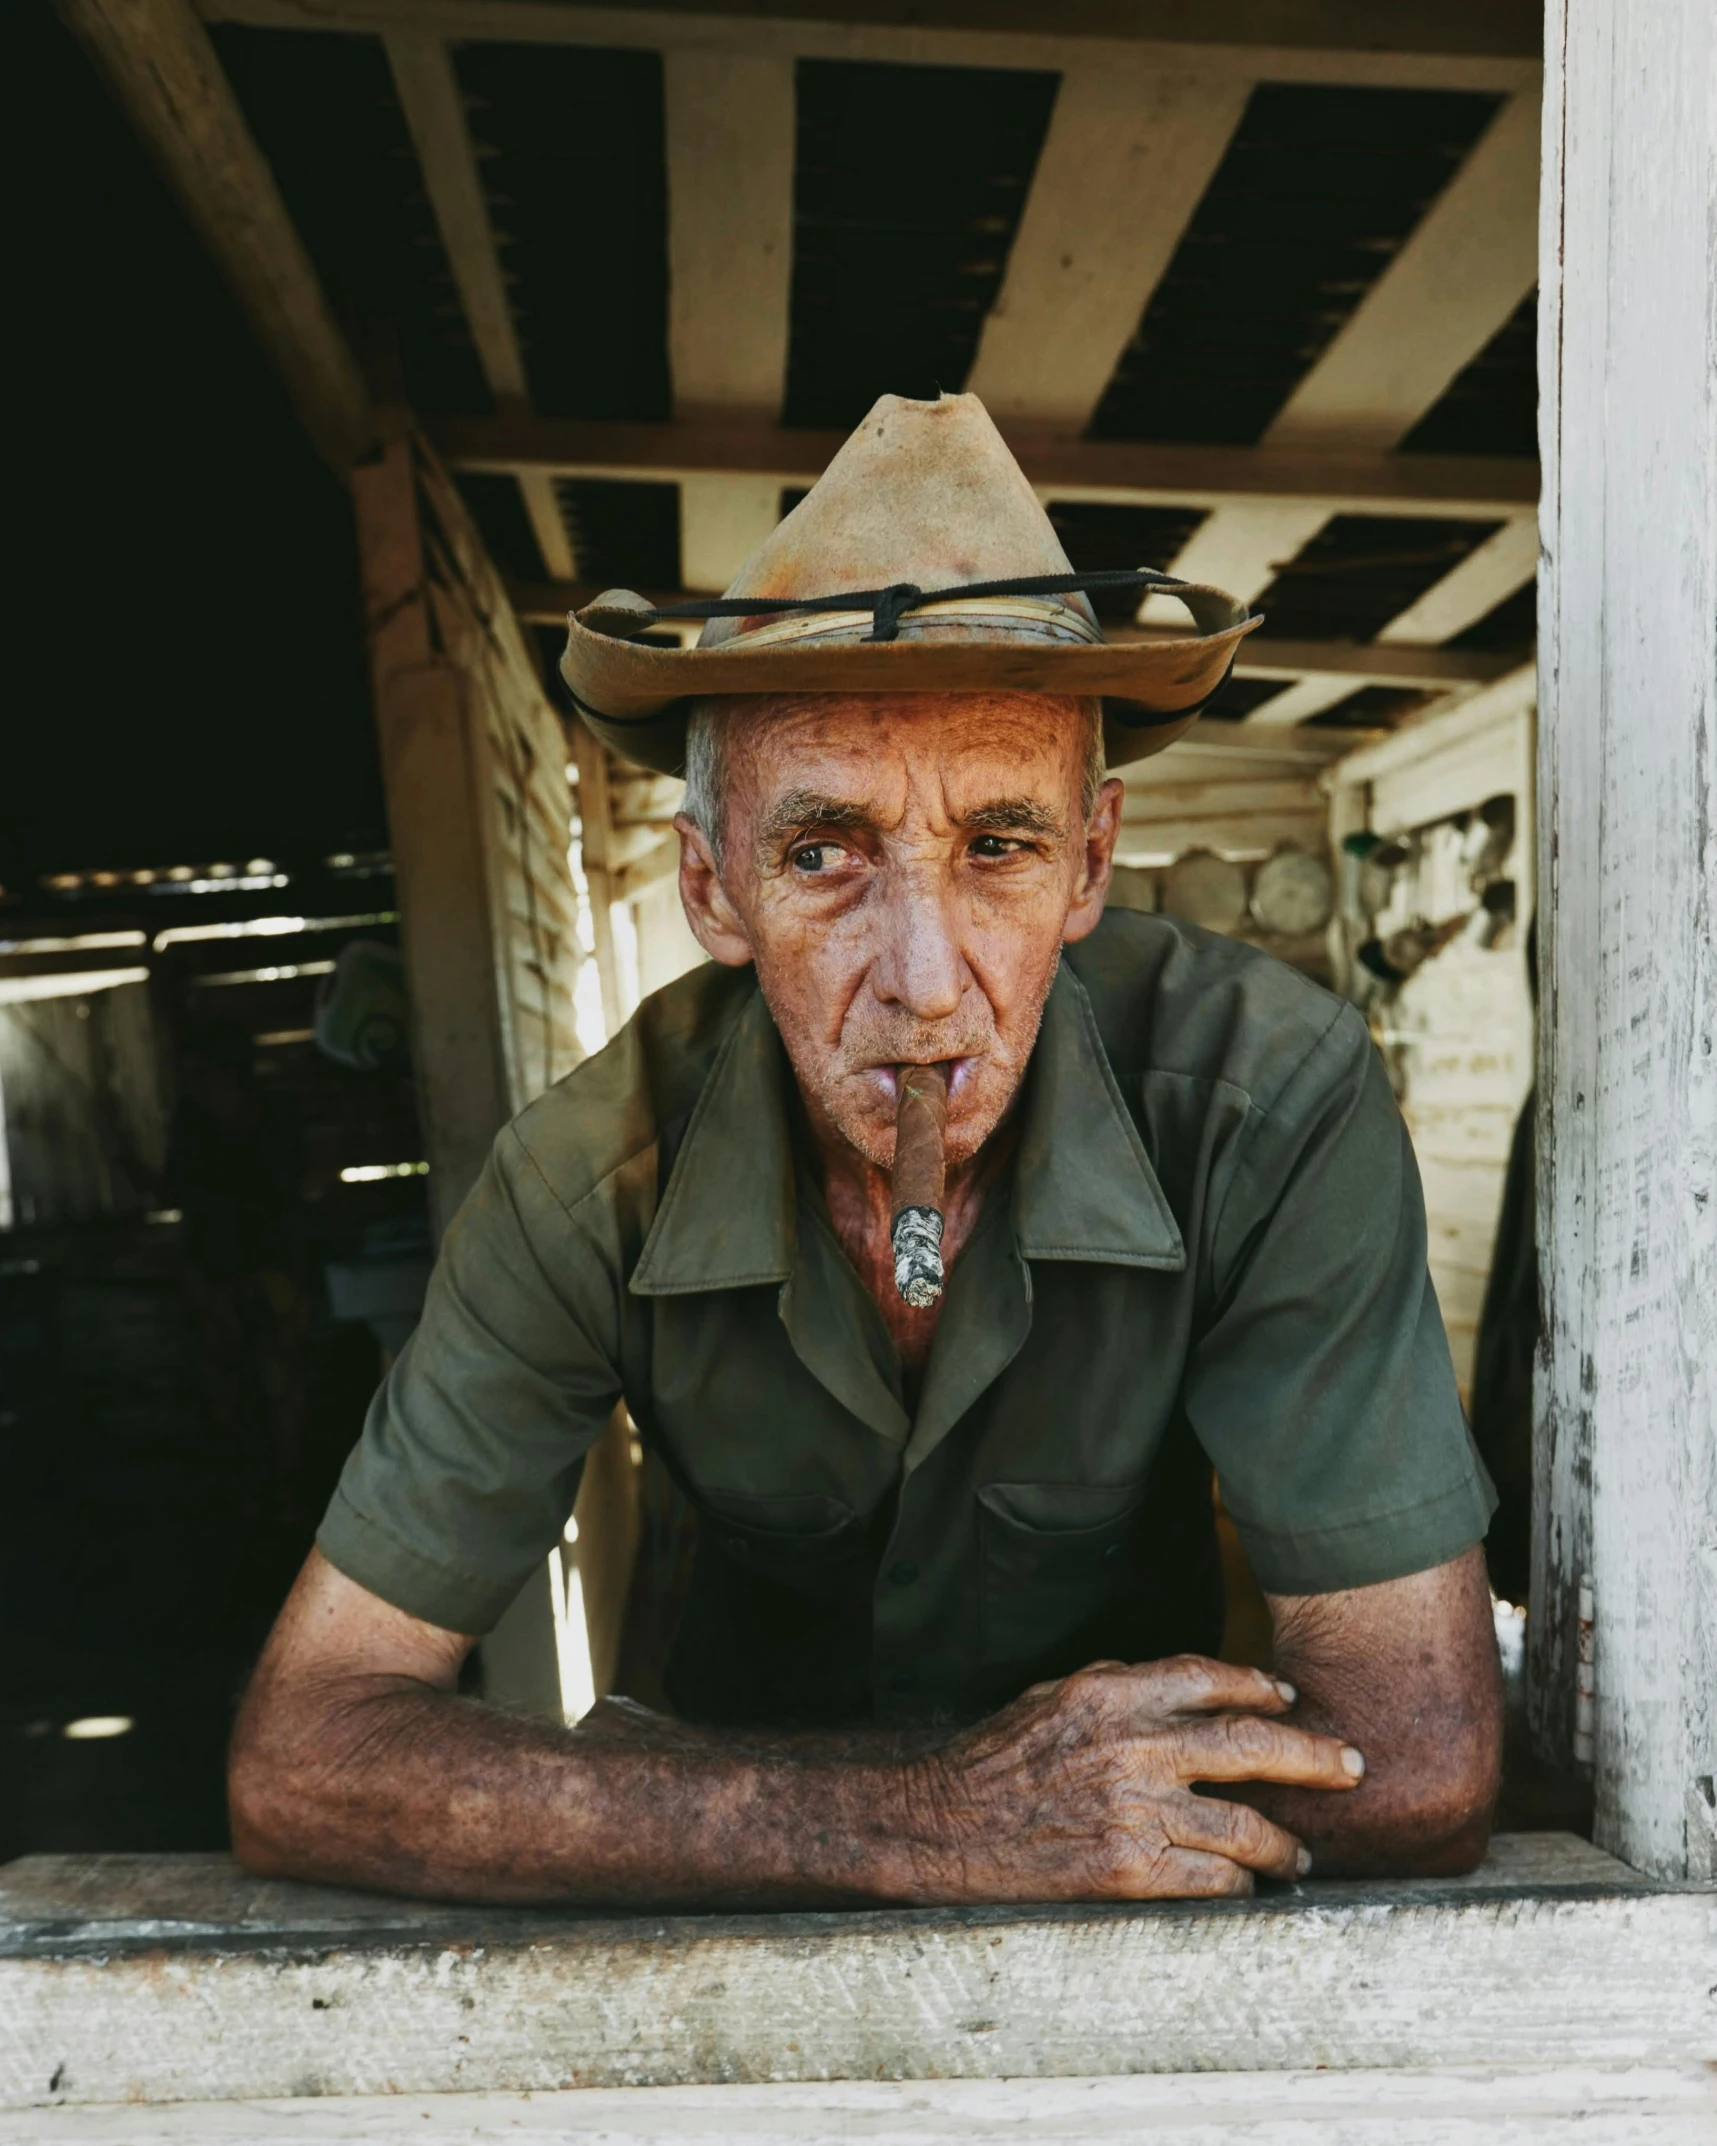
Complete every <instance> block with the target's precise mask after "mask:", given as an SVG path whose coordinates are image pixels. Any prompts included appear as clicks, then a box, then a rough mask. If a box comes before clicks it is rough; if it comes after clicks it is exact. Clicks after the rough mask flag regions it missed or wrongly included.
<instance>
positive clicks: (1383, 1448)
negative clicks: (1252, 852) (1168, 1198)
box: [1183, 1008, 1496, 1594]
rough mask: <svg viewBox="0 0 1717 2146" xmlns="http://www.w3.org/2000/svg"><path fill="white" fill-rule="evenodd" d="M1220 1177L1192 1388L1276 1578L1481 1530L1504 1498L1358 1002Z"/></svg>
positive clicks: (1443, 1550)
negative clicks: (1466, 1393)
mask: <svg viewBox="0 0 1717 2146" xmlns="http://www.w3.org/2000/svg"><path fill="white" fill-rule="evenodd" d="M1213 1189H1217V1190H1218V1191H1219V1194H1220V1200H1221V1205H1220V1210H1219V1213H1218V1216H1217V1220H1216V1223H1215V1227H1214V1232H1213V1239H1212V1274H1211V1287H1212V1301H1213V1302H1214V1305H1215V1314H1214V1316H1213V1318H1212V1320H1211V1321H1210V1323H1209V1324H1208V1326H1207V1327H1206V1328H1205V1329H1204V1331H1203V1332H1202V1333H1201V1334H1200V1336H1199V1338H1198V1341H1197V1344H1196V1346H1195V1348H1194V1349H1193V1351H1192V1353H1191V1355H1190V1357H1189V1360H1188V1366H1187V1371H1186V1377H1185V1385H1184V1388H1183V1398H1184V1402H1185V1406H1186V1410H1187V1414H1188V1416H1189V1418H1190V1420H1191V1422H1192V1425H1193V1428H1194V1430H1195V1431H1196V1432H1197V1434H1198V1436H1199V1439H1200V1442H1201V1443H1202V1444H1203V1446H1204V1448H1205V1450H1206V1452H1207V1453H1208V1454H1209V1455H1210V1457H1211V1459H1212V1461H1213V1462H1214V1463H1215V1466H1216V1471H1217V1475H1218V1478H1219V1480H1220V1482H1221V1485H1222V1495H1223V1502H1224V1503H1225V1505H1226V1506H1227V1508H1228V1510H1229V1512H1230V1513H1231V1514H1232V1516H1233V1518H1234V1521H1235V1524H1236V1526H1237V1527H1238V1528H1239V1530H1240V1535H1241V1539H1242V1541H1243V1542H1244V1543H1245V1546H1246V1550H1247V1554H1248V1556H1249V1557H1250V1559H1251V1561H1252V1566H1253V1569H1254V1571H1255V1572H1256V1574H1257V1576H1258V1580H1259V1583H1260V1585H1262V1586H1263V1587H1264V1588H1265V1589H1266V1590H1267V1591H1268V1592H1269V1593H1271V1594H1323V1593H1329V1592H1332V1591H1334V1590H1336V1589H1338V1588H1347V1587H1363V1586H1368V1585H1370V1584H1372V1583H1373V1582H1376V1581H1379V1580H1390V1579H1399V1578H1401V1577H1402V1576H1403V1575H1405V1574H1407V1573H1411V1572H1422V1571H1426V1570H1428V1569H1429V1568H1430V1567H1431V1566H1433V1565H1440V1564H1444V1563H1446V1562H1447V1561H1448V1560H1449V1559H1450V1558H1452V1557H1456V1556H1459V1555H1460V1553H1461V1552H1462V1551H1464V1550H1467V1549H1470V1548H1471V1547H1472V1545H1473V1544H1474V1543H1476V1542H1478V1541H1480V1540H1481V1539H1482V1538H1483V1536H1484V1532H1485V1528H1486V1525H1487V1523H1488V1521H1489V1517H1490V1514H1491V1511H1492V1510H1493V1508H1494V1506H1495V1502H1496V1500H1495V1496H1494V1493H1493V1492H1492V1490H1491V1487H1490V1482H1489V1479H1488V1478H1487V1476H1486V1475H1485V1472H1484V1469H1483V1466H1482V1464H1481V1463H1480V1461H1479V1458H1478V1455H1477V1453H1476V1451H1475V1449H1474V1447H1473V1442H1472V1439H1471V1437H1470V1436H1469V1435H1468V1432H1467V1426H1466V1422H1465V1419H1464V1417H1463V1416H1462V1413H1461V1405H1460V1398H1459V1395H1458V1394H1457V1392H1456V1390H1455V1378H1454V1370H1453V1367H1452V1365H1451V1363H1450V1361H1449V1348H1448V1342H1447V1339H1446V1337H1445V1335H1444V1332H1443V1322H1442V1318H1441V1315H1440V1313H1439V1311H1438V1308H1437V1299H1436V1295H1435V1293H1434V1291H1433V1289H1432V1287H1431V1278H1430V1273H1429V1271H1428V1268H1427V1265H1426V1251H1425V1208H1424V1198H1423V1194H1422V1192H1421V1190H1420V1184H1419V1171H1418V1165H1417V1163H1416V1162H1415V1160H1414V1156H1413V1151H1412V1147H1411V1145H1410V1143H1409V1141H1408V1137H1407V1129H1406V1127H1405V1125H1404V1124H1403V1123H1402V1119H1401V1113H1400V1111H1399V1110H1398V1109H1397V1107H1396V1103H1395V1098H1394V1096H1393V1095H1392V1094H1391V1092H1390V1088H1389V1083H1388V1080H1387V1078H1386V1077H1385V1075H1384V1071H1383V1066H1382V1063H1381V1061H1380V1060H1379V1058H1378V1055H1377V1052H1376V1051H1375V1049H1374V1048H1373V1046H1372V1043H1371V1039H1370V1037H1369V1035H1368V1034H1367V1033H1366V1030H1365V1027H1364V1024H1363V1023H1362V1022H1361V1021H1360V1020H1359V1018H1358V1016H1357V1015H1356V1014H1354V1013H1353V1012H1352V1010H1351V1009H1348V1008H1343V1009H1342V1011H1341V1012H1340V1013H1339V1014H1338V1015H1337V1017H1336V1019H1335V1020H1334V1021H1333V1022H1332V1023H1331V1025H1330V1027H1329V1028H1328V1030H1326V1032H1325V1033H1324V1035H1323V1037H1322V1038H1321V1039H1320V1041H1319V1042H1318V1043H1317V1044H1316V1045H1315V1046H1314V1047H1313V1048H1312V1050H1311V1051H1310V1052H1309V1053H1308V1055H1307V1056H1306V1058H1305V1059H1304V1061H1303V1062H1302V1063H1301V1064H1300V1065H1299V1066H1298V1067H1297V1068H1296V1069H1295V1071H1294V1072H1293V1073H1292V1074H1291V1075H1290V1077H1289V1078H1288V1080H1287V1082H1286V1083H1285V1085H1284V1086H1283V1088H1282V1090H1281V1092H1280V1093H1279V1094H1277V1095H1276V1096H1275V1097H1274V1099H1273V1100H1272V1102H1271V1103H1270V1105H1269V1107H1268V1108H1267V1109H1260V1108H1258V1107H1257V1106H1256V1105H1254V1108H1253V1111H1252V1113H1251V1116H1250V1118H1249V1121H1248V1124H1247V1127H1246V1131H1245V1133H1244V1135H1243V1136H1242V1139H1241V1141H1240V1143H1239V1148H1238V1157H1237V1160H1236V1162H1235V1163H1234V1165H1233V1166H1232V1168H1231V1170H1230V1172H1229V1174H1228V1179H1227V1182H1226V1184H1225V1185H1220V1186H1219V1187H1218V1188H1213Z"/></svg>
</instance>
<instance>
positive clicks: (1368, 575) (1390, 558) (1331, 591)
mask: <svg viewBox="0 0 1717 2146" xmlns="http://www.w3.org/2000/svg"><path fill="white" fill-rule="evenodd" d="M1496 526H1497V525H1496V524H1495V523H1494V522H1448V521H1437V520H1434V519H1431V518H1430V517H1426V518H1424V519H1419V518H1415V517H1412V516H1407V515H1392V514H1387V515H1386V514H1338V515H1336V516H1335V517H1334V518H1333V519H1332V520H1330V521H1328V522H1326V523H1325V525H1324V527H1323V528H1322V529H1321V530H1319V532H1318V534H1317V535H1316V536H1315V537H1313V539H1312V541H1311V542H1310V543H1309V544H1308V545H1306V546H1305V548H1304V549H1303V550H1302V551H1301V552H1300V553H1299V554H1298V555H1297V556H1296V557H1295V558H1293V559H1290V560H1288V561H1286V562H1285V563H1284V564H1283V565H1282V566H1280V567H1278V568H1277V571H1276V578H1275V580H1274V581H1272V582H1271V584H1270V586H1269V587H1268V588H1267V589H1266V590H1265V591H1264V593H1263V594H1262V595H1261V596H1260V597H1259V598H1258V601H1257V603H1256V604H1255V605H1254V606H1253V608H1254V609H1255V610H1258V611H1262V612H1263V614H1264V617H1265V619H1266V620H1267V621H1268V628H1267V630H1268V632H1269V634H1270V636H1271V638H1272V639H1273V640H1283V641H1343V640H1346V641H1369V640H1370V639H1371V638H1372V637H1373V636H1374V635H1375V634H1377V633H1379V632H1381V630H1382V629H1383V628H1384V627H1385V626H1387V625H1388V623H1389V621H1390V620H1391V619H1392V618H1395V617H1397V616H1398V615H1399V614H1400V613H1401V612H1403V611H1405V610H1406V608H1407V606H1408V605H1409V604H1411V603H1413V602H1414V601H1415V600H1416V599H1417V598H1418V597H1420V596H1422V595H1423V594H1424V593H1425V591H1426V590H1427V589H1428V588H1430V587H1431V586H1432V585H1433V584H1434V583H1436V582H1439V581H1441V580H1442V578H1443V576H1444V575H1445V574H1448V573H1451V572H1452V571H1453V570H1454V569H1455V568H1456V567H1457V566H1459V565H1460V563H1461V561H1462V560H1463V559H1464V558H1465V557H1466V556H1467V554H1468V553H1469V552H1471V551H1474V550H1476V549H1477V547H1478V546H1479V545H1480V544H1482V543H1483V542H1484V540H1485V538H1486V537H1488V536H1489V535H1490V534H1491V532H1492V531H1493V530H1494V529H1495V527H1496Z"/></svg>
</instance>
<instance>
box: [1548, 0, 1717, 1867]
mask: <svg viewBox="0 0 1717 2146" xmlns="http://www.w3.org/2000/svg"><path fill="white" fill-rule="evenodd" d="M1544 50H1545V77H1546V80H1545V131H1544V144H1545V165H1544V188H1543V222H1542V233H1541V240H1542V293H1543V296H1542V305H1541V312H1540V330H1539V337H1540V340H1539V373H1540V380H1541V383H1542V390H1541V391H1542V396H1543V407H1542V416H1541V425H1540V429H1541V435H1542V452H1543V463H1544V504H1543V522H1542V529H1543V536H1542V542H1543V558H1542V567H1541V600H1540V626H1539V634H1540V639H1539V668H1540V725H1539V738H1540V755H1539V797H1540V842H1541V847H1540V869H1539V886H1540V890H1541V895H1542V900H1543V912H1542V921H1541V934H1542V951H1543V984H1544V988H1543V1000H1542V1010H1543V1031H1542V1038H1541V1044H1540V1093H1541V1098H1542V1101H1541V1109H1542V1112H1543V1116H1542V1120H1541V1124H1540V1134H1539V1143H1538V1154H1539V1171H1540V1177H1539V1205H1540V1245H1541V1251H1542V1260H1543V1274H1544V1303H1545V1314H1546V1323H1545V1337H1544V1344H1543V1353H1542V1357H1541V1361H1540V1377H1539V1394H1538V1440H1537V1445H1538V1460H1537V1467H1538V1483H1537V1492H1538V1495H1537V1499H1536V1506H1537V1513H1536V1527H1535V1536H1536V1540H1535V1544H1534V1585H1533V1620H1534V1626H1535V1631H1534V1655H1533V1672H1534V1715H1535V1726H1536V1728H1537V1732H1538V1734H1539V1737H1540V1740H1541V1742H1542V1743H1543V1745H1544V1747H1545V1748H1546V1749H1547V1750H1548V1751H1549V1752H1550V1753H1552V1754H1553V1755H1558V1756H1561V1757H1564V1758H1566V1757H1567V1756H1568V1755H1570V1753H1571V1751H1572V1749H1573V1744H1574V1735H1575V1722H1574V1711H1575V1706H1574V1702H1575V1686H1576V1667H1577V1655H1578V1651H1579V1647H1578V1620H1579V1606H1580V1591H1581V1588H1582V1586H1583V1585H1584V1586H1586V1587H1589V1589H1590V1592H1591V1603H1592V1610H1593V1626H1592V1657H1593V1668H1594V1671H1595V1681H1596V1703H1595V1708H1594V1709H1593V1719H1592V1758H1593V1764H1594V1768H1595V1774H1596V1791H1597V1831H1598V1839H1599V1841H1600V1842H1601V1843H1602V1844H1603V1845H1604V1846H1605V1847H1607V1848H1610V1849H1612V1850H1613V1851H1614V1852H1615V1853H1617V1854H1619V1855H1621V1856H1623V1857H1624V1858H1625V1859H1626V1860H1627V1861H1628V1862H1630V1863H1633V1864H1635V1865H1637V1866H1638V1867H1640V1868H1641V1869H1644V1870H1648V1871H1651V1872H1654V1873H1656V1874H1658V1875H1661V1876H1665V1877H1674V1876H1682V1875H1690V1876H1695V1877H1698V1876H1709V1875H1712V1874H1713V1873H1714V1872H1717V1811H1714V1809H1713V1801H1714V1791H1713V1775H1714V1774H1717V1752H1714V1742H1713V1739H1714V1730H1717V1434H1714V1429H1713V1411H1712V1396H1713V1389H1714V1382H1717V974H1714V957H1713V947H1712V930H1713V924H1714V922H1717V812H1714V808H1713V789H1712V786H1713V779H1714V776H1717V311H1714V301H1717V262H1714V257H1713V249H1714V236H1713V234H1714V229H1717V225H1714V212H1717V35H1714V28H1713V18H1712V13H1711V5H1710V0H1550V5H1549V11H1548V18H1547V22H1546V28H1545V39H1544Z"/></svg>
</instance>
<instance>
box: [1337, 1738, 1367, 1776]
mask: <svg viewBox="0 0 1717 2146" xmlns="http://www.w3.org/2000/svg"><path fill="white" fill-rule="evenodd" d="M1341 1770H1342V1772H1343V1773H1350V1774H1352V1776H1353V1778H1354V1779H1355V1780H1356V1781H1357V1780H1358V1779H1359V1777H1360V1775H1361V1774H1363V1773H1364V1771H1365V1755H1364V1753H1363V1752H1359V1751H1356V1750H1355V1749H1354V1748H1353V1746H1352V1745H1351V1744H1343V1745H1342V1747H1341Z"/></svg>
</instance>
